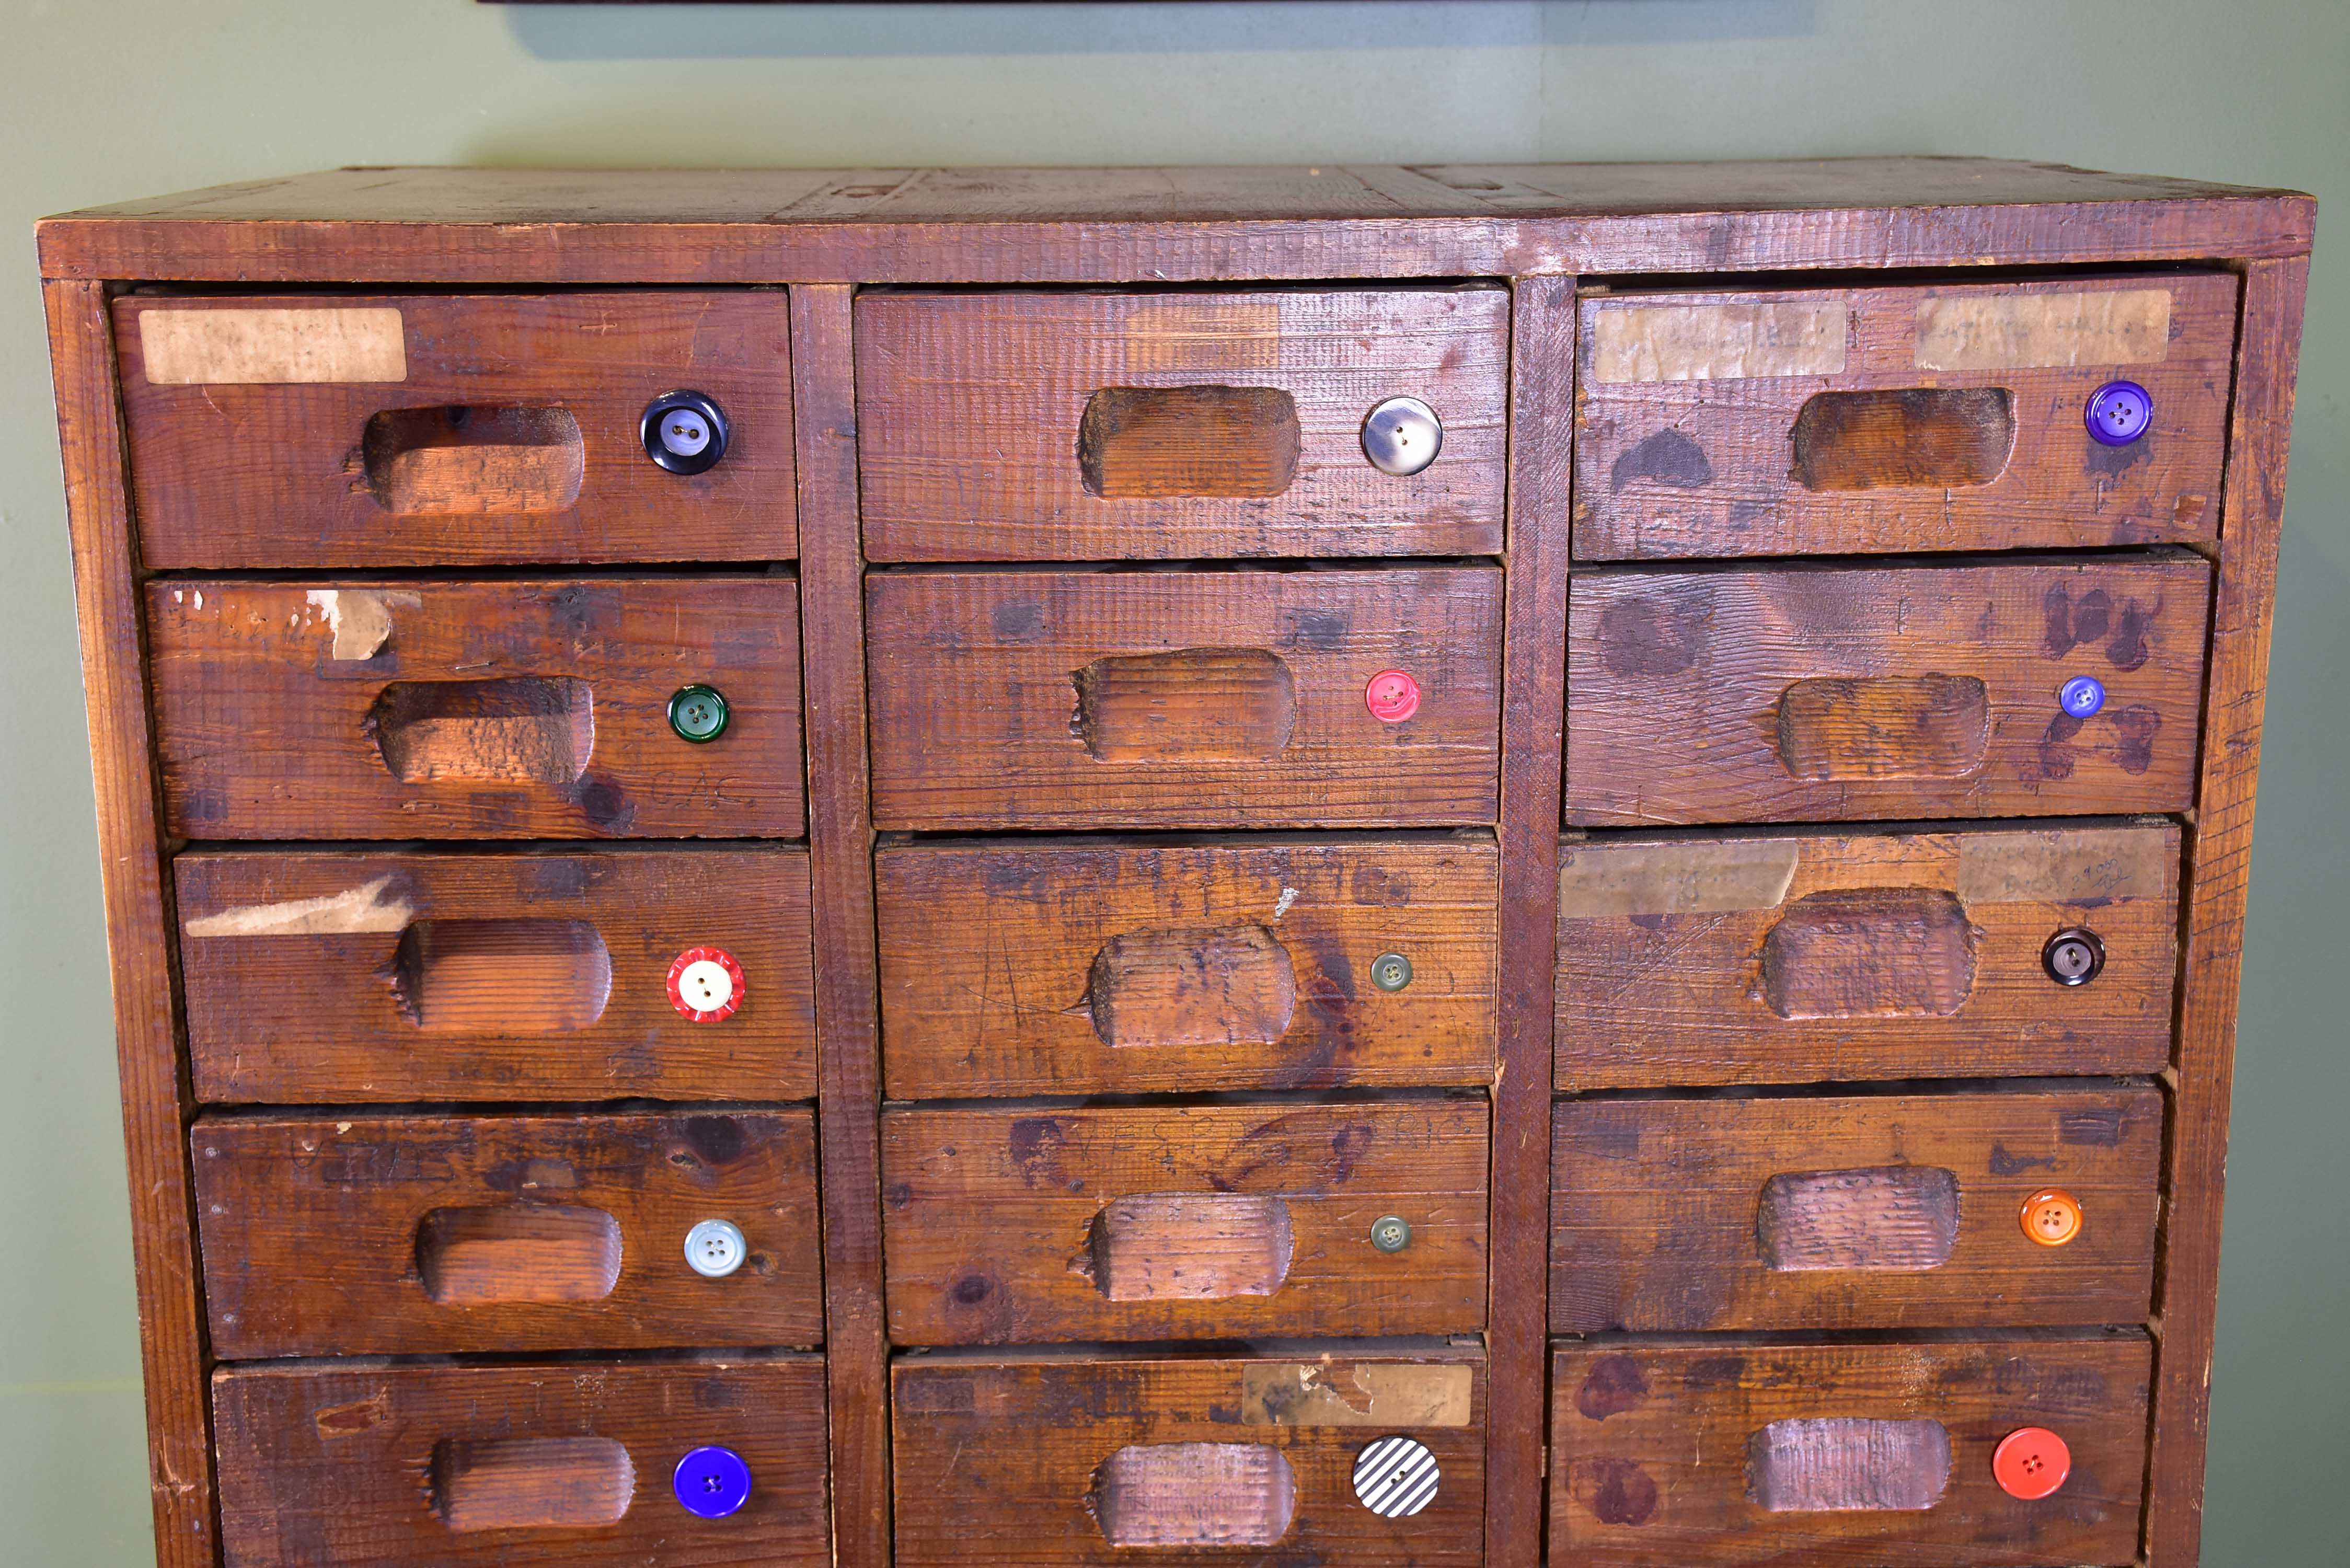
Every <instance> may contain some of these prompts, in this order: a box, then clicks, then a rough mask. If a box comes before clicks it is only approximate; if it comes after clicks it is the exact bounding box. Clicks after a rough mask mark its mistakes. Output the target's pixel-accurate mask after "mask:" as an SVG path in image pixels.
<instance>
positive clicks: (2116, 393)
mask: <svg viewBox="0 0 2350 1568" xmlns="http://www.w3.org/2000/svg"><path fill="white" fill-rule="evenodd" d="M2085 413H2086V416H2087V419H2088V423H2089V434H2090V435H2091V436H2092V437H2094V438H2095V440H2096V441H2097V443H2098V444H2099V445H2101V446H2127V445H2129V443H2130V442H2132V441H2136V440H2137V438H2138V437H2140V436H2142V435H2144V434H2146V431H2147V426H2149V425H2151V424H2153V423H2154V394H2153V393H2151V392H2149V391H2147V389H2145V388H2144V387H2141V386H2139V385H2138V384H2137V382H2136V381H2107V382H2106V384H2105V385H2104V386H2102V387H2099V388H2098V389H2096V390H2095V391H2094V392H2091V393H2090V394H2089V406H2088V408H2087V409H2086V410H2085Z"/></svg>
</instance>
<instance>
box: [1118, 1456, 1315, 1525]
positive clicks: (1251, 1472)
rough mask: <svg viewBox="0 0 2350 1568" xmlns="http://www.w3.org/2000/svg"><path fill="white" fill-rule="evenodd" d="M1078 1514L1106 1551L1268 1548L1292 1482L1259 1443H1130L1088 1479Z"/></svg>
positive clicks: (1292, 1507)
mask: <svg viewBox="0 0 2350 1568" xmlns="http://www.w3.org/2000/svg"><path fill="white" fill-rule="evenodd" d="M1086 1507H1087V1511H1089V1512H1091V1513H1092V1514H1093V1516H1094V1520H1095V1521H1096V1522H1097V1524H1099V1525H1100V1526H1101V1532H1102V1536H1103V1539H1105V1540H1107V1542H1109V1543H1110V1544H1111V1545H1112V1546H1171V1547H1191V1546H1271V1545H1273V1544H1274V1542H1278V1541H1279V1540H1281V1538H1282V1537H1283V1536H1284V1535H1287V1534H1288V1533H1289V1525H1290V1521H1291V1519H1292V1518H1293V1517H1295V1513H1296V1511H1297V1477H1296V1475H1295V1472H1293V1471H1292V1470H1291V1469H1290V1468H1289V1461H1288V1460H1287V1459H1284V1458H1283V1457H1282V1454H1281V1450H1280V1449H1275V1448H1273V1447H1270V1446H1269V1445H1267V1444H1263V1443H1133V1444H1128V1446H1127V1447H1125V1448H1122V1449H1118V1452H1116V1453H1114V1454H1112V1455H1111V1456H1110V1457H1109V1458H1108V1459H1105V1460H1103V1461H1102V1463H1101V1465H1100V1467H1099V1468H1098V1469H1096V1470H1095V1471H1094V1477H1093V1487H1092V1490H1090V1491H1088V1492H1087V1495H1086Z"/></svg>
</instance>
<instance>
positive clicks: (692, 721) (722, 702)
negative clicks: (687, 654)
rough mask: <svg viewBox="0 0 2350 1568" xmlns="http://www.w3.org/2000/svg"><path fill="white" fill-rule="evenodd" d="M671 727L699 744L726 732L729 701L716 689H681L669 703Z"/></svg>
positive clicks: (684, 687) (685, 687)
mask: <svg viewBox="0 0 2350 1568" xmlns="http://www.w3.org/2000/svg"><path fill="white" fill-rule="evenodd" d="M669 727H670V728H671V729H672V730H675V731H676V732H678V735H679V736H680V738H681V739H684V740H688V741H691V742H695V743H696V744H697V745H698V744H700V743H701V742H704V741H714V740H716V739H717V738H718V737H719V736H721V735H723V734H724V733H725V732H726V699H725V698H723V697H722V696H720V695H719V694H718V688H716V687H715V686H681V687H679V688H678V692H677V695H676V696H674V697H672V698H671V699H670V700H669Z"/></svg>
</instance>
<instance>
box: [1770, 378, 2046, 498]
mask: <svg viewBox="0 0 2350 1568" xmlns="http://www.w3.org/2000/svg"><path fill="white" fill-rule="evenodd" d="M1789 439H1790V440H1791V441H1793V443H1794V449H1795V466H1794V470H1793V472H1791V474H1790V475H1789V477H1791V478H1793V479H1794V481H1795V482H1796V483H1799V484H1801V485H1802V486H1803V487H1804V489H1806V490H1877V489H1881V488H1888V487H1891V486H1895V485H1914V486H1920V487H1929V488H1933V489H1941V490H1959V489H1964V488H1966V487H1968V486H1970V485H1977V484H1989V483H1991V481H1992V480H1994V479H1997V478H1998V477H1999V476H2000V475H2001V474H2002V473H2003V472H2006V471H2007V460H2008V455H2009V453H2011V452H2013V451H2014V450H2015V400H2014V398H2013V397H2012V395H2011V394H2010V393H2009V392H2008V390H2007V389H2006V388H2004V387H1904V388H1900V389H1896V390H1889V391H1880V392H1822V393H1820V394H1819V395H1818V396H1816V397H1814V398H1812V399H1810V400H1807V401H1806V402H1805V403H1804V406H1803V409H1802V410H1801V411H1800V412H1798V413H1797V414H1796V416H1795V428H1794V431H1793V432H1792V433H1791V435H1790V437H1789Z"/></svg>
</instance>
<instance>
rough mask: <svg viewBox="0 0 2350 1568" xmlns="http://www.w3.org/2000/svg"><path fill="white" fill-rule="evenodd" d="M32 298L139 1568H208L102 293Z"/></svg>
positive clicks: (156, 830)
mask: <svg viewBox="0 0 2350 1568" xmlns="http://www.w3.org/2000/svg"><path fill="white" fill-rule="evenodd" d="M42 294H43V296H44V297H45V299H46V302H47V306H48V317H49V355H50V358H51V361H52V363H53V364H54V365H55V367H56V371H57V431H58V436H59V439H60V441H61V442H62V444H63V446H64V449H65V476H66V518H67V523H68V526H69V528H70V529H71V532H72V535H73V565H74V598H75V600H76V602H77V607H78V610H79V611H80V615H81V669H82V681H83V690H84V691H85V693H86V696H87V700H88V704H89V747H90V753H91V755H92V757H93V758H94V759H95V765H94V774H95V779H96V783H97V788H98V840H99V877H100V883H101V886H102V887H103V888H104V889H105V894H106V946H107V950H108V953H109V955H110V957H111V959H112V961H113V971H114V1037H115V1053H116V1056H117V1058H118V1061H119V1064H120V1070H121V1074H122V1130H123V1134H124V1142H125V1145H126V1147H127V1150H128V1154H129V1158H130V1247H131V1254H132V1259H133V1262H134V1263H135V1265H136V1268H137V1271H138V1302H139V1331H140V1333H139V1338H140V1361H141V1366H142V1370H143V1371H144V1372H145V1375H146V1382H147V1486H148V1490H149V1492H150V1494H151V1499H152V1502H153V1505H154V1511H155V1561H156V1563H157V1564H158V1568H210V1565H211V1564H213V1563H216V1562H217V1561H218V1560H219V1548H218V1531H219V1523H218V1518H217V1514H216V1511H215V1503H214V1498H213V1455H212V1418H211V1407H210V1401H209V1400H208V1399H207V1398H206V1397H205V1386H204V1385H205V1374H206V1371H207V1369H208V1366H209V1362H210V1355H209V1351H208V1349H207V1346H206V1345H205V1340H204V1303H203V1282H202V1280H201V1278H200V1277H199V1275H198V1273H197V1269H196V1244H195V1218H196V1217H195V1198H194V1189H193V1188H192V1186H191V1185H190V1182H189V1175H188V1122H189V1119H190V1118H191V1117H192V1116H193V1115H194V1114H195V1099H194V1095H193V1092H192V1087H191V1085H189V1083H188V1080H187V1077H186V1075H185V1074H184V1073H183V1072H182V1070H181V1066H180V1060H181V1054H180V1019H179V1009H178V1005H177V1001H176V999H177V997H178V995H179V986H178V984H177V980H178V977H177V975H176V974H175V973H174V964H173V959H172V929H171V924H170V921H171V910H172V900H171V898H170V896H169V890H168V888H167V887H166V885H165V881H164V877H163V859H162V853H161V848H160V847H159V846H161V842H162V835H161V827H160V825H159V823H158V812H157V807H156V786H155V753H154V750H153V748H152V746H151V743H150V741H151V736H150V734H149V731H148V715H147V681H146V675H145V671H144V670H143V669H142V668H141V664H140V653H141V650H142V649H143V647H144V644H145V640H146V639H145V637H144V635H143V634H142V631H141V628H140V618H139V573H138V568H139V561H138V554H137V552H136V550H135V549H134V548H133V546H132V544H131V527H130V493H129V487H128V486H127V484H126V483H124V473H123V462H124V458H123V446H122V412H121V401H120V397H119V395H118V389H117V387H116V384H115V370H114V340H113V335H112V332H111V330H110V328H109V326H108V318H107V308H106V286H105V285H104V284H102V283H82V282H77V283H64V282H51V283H47V284H44V285H43V286H42Z"/></svg>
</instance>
